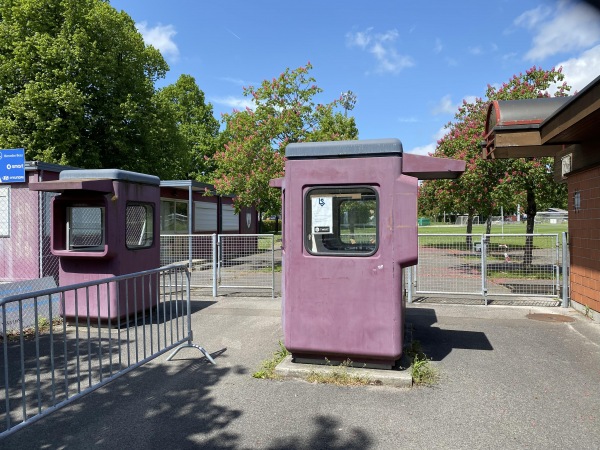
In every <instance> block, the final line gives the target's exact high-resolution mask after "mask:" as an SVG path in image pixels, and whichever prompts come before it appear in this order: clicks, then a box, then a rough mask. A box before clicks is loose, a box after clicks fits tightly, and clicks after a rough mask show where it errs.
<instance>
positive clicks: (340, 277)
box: [283, 156, 417, 363]
mask: <svg viewBox="0 0 600 450" xmlns="http://www.w3.org/2000/svg"><path fill="white" fill-rule="evenodd" d="M348 184H352V185H362V186H370V187H371V188H372V189H373V190H375V191H376V192H377V194H378V198H379V217H378V222H379V247H378V249H377V252H376V253H375V254H374V255H372V256H318V255H311V254H310V253H309V252H308V251H307V250H306V248H305V244H304V239H303V238H302V236H303V235H304V232H305V230H304V229H303V228H304V219H303V211H304V206H303V205H304V202H305V198H304V197H305V194H306V192H307V191H308V189H310V187H314V186H333V185H337V186H339V185H348ZM284 189H285V194H284V195H285V212H284V215H285V220H284V233H285V250H284V261H285V264H284V268H283V272H284V274H283V277H284V278H283V290H284V307H283V323H284V339H285V345H286V347H287V348H288V349H289V350H290V351H291V352H292V353H293V354H294V355H295V356H303V355H310V356H315V355H317V356H318V355H321V356H327V357H329V358H336V357H344V358H346V357H348V358H351V359H352V360H353V361H373V362H382V361H384V362H389V363H393V361H395V360H396V359H398V358H399V357H400V355H401V353H402V344H403V323H404V320H403V317H402V310H403V308H402V296H401V284H402V271H401V269H402V267H404V266H407V265H409V264H414V262H415V261H416V258H417V238H416V232H417V228H416V194H417V180H416V179H414V178H412V177H407V176H402V175H401V158H400V157H395V156H393V157H375V158H346V159H315V160H288V161H287V163H286V177H285V182H284ZM399 235H400V236H399ZM413 241H414V242H413Z"/></svg>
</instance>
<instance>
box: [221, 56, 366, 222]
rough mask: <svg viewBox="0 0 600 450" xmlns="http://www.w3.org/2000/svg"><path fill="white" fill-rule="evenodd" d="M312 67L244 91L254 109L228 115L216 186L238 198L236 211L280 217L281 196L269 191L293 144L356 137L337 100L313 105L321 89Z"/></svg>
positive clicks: (350, 120)
mask: <svg viewBox="0 0 600 450" xmlns="http://www.w3.org/2000/svg"><path fill="white" fill-rule="evenodd" d="M311 69H312V65H311V64H310V63H308V64H307V65H306V66H303V67H299V68H297V69H295V70H290V69H289V68H288V69H286V70H285V72H283V73H281V74H280V75H279V77H277V78H273V79H272V80H265V81H263V82H262V84H261V85H260V86H259V87H258V88H255V87H253V86H250V87H247V88H244V91H243V92H244V96H246V97H249V98H250V100H251V101H252V102H253V104H254V108H252V109H250V108H247V109H245V110H243V111H233V112H232V113H231V114H225V115H224V117H223V121H224V123H225V124H226V128H225V131H224V134H223V139H224V142H225V144H224V146H223V149H221V150H220V151H218V152H216V153H215V161H216V163H217V171H216V177H215V179H214V181H213V183H214V185H215V187H216V189H217V191H218V192H220V193H222V194H233V193H235V194H236V196H237V197H236V203H235V205H236V208H240V207H242V206H250V205H254V206H256V207H257V208H258V209H259V210H260V211H262V212H265V213H272V214H278V213H279V210H280V207H281V205H280V193H279V192H277V191H276V190H275V189H271V188H269V180H270V179H272V178H277V177H281V176H283V173H284V163H285V148H286V146H287V145H288V144H289V143H292V142H306V141H330V140H344V139H356V138H357V137H358V130H357V128H356V125H355V122H354V118H353V117H348V118H346V117H344V115H343V114H341V113H340V112H336V111H335V108H336V107H337V106H338V105H339V99H336V100H334V101H332V102H330V103H327V104H320V103H316V102H315V96H317V95H318V94H320V93H321V92H322V89H321V88H319V87H318V86H317V85H316V84H315V83H316V82H315V79H314V78H313V77H312V76H311V75H310V74H309V72H310V70H311Z"/></svg>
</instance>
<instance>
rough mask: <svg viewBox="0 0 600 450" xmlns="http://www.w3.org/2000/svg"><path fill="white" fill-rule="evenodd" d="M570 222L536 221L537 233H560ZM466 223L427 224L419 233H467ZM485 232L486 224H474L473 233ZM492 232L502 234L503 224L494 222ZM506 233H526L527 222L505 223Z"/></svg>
mask: <svg viewBox="0 0 600 450" xmlns="http://www.w3.org/2000/svg"><path fill="white" fill-rule="evenodd" d="M567 228H568V224H567V223H561V224H552V223H536V224H535V228H534V230H533V232H534V233H535V234H560V233H562V232H563V231H567ZM466 232H467V226H466V225H426V226H420V227H419V234H465V233H466ZM483 233H485V224H482V225H473V234H483ZM492 234H502V225H500V224H492ZM504 234H525V222H520V223H508V224H507V223H505V224H504Z"/></svg>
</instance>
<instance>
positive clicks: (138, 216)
mask: <svg viewBox="0 0 600 450" xmlns="http://www.w3.org/2000/svg"><path fill="white" fill-rule="evenodd" d="M153 238H154V207H153V205H152V204H151V203H129V204H128V205H127V213H126V224H125V245H126V246H127V248H129V249H137V248H146V247H150V246H152V243H153Z"/></svg>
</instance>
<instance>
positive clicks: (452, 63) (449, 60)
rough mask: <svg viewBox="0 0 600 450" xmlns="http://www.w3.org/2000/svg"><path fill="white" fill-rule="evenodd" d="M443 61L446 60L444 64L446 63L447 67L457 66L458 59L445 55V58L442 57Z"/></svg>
mask: <svg viewBox="0 0 600 450" xmlns="http://www.w3.org/2000/svg"><path fill="white" fill-rule="evenodd" d="M444 61H446V64H448V67H457V66H458V61H457V60H456V59H454V58H449V57H446V58H444Z"/></svg>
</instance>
